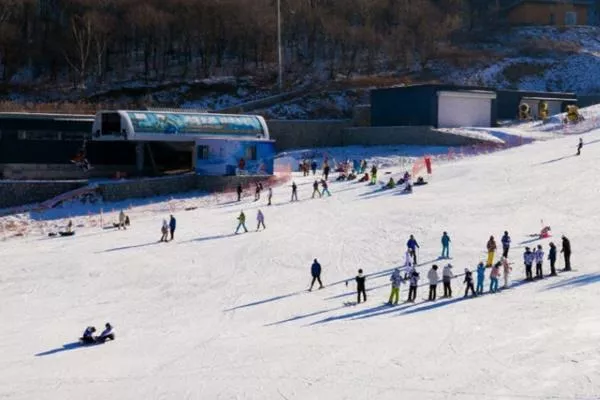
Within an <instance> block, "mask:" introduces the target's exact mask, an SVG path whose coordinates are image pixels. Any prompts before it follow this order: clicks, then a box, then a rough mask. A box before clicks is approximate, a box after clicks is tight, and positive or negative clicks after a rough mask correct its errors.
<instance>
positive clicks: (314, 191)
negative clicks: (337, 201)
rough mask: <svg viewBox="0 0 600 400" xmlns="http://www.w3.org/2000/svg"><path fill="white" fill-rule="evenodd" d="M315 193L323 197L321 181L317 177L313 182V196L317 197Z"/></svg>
mask: <svg viewBox="0 0 600 400" xmlns="http://www.w3.org/2000/svg"><path fill="white" fill-rule="evenodd" d="M315 194H318V195H319V197H322V196H321V192H320V191H319V181H317V180H316V179H315V181H314V182H313V192H312V197H311V198H312V199H314V198H315Z"/></svg>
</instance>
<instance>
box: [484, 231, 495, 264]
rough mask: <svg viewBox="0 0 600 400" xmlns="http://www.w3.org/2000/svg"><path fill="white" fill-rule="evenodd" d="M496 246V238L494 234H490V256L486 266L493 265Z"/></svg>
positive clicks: (488, 249) (488, 245) (488, 244)
mask: <svg viewBox="0 0 600 400" xmlns="http://www.w3.org/2000/svg"><path fill="white" fill-rule="evenodd" d="M496 248H497V246H496V240H495V239H494V237H493V236H490V240H488V242H487V251H488V257H487V262H486V264H485V265H486V267H491V266H492V264H494V253H495V252H496Z"/></svg>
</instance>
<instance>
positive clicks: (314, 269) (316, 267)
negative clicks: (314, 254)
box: [308, 258, 323, 292]
mask: <svg viewBox="0 0 600 400" xmlns="http://www.w3.org/2000/svg"><path fill="white" fill-rule="evenodd" d="M310 274H311V275H312V282H311V283H310V289H308V291H309V292H310V291H312V288H313V285H314V284H315V281H317V282H319V289H323V282H321V264H319V262H318V261H317V259H316V258H315V260H314V261H313V264H312V265H311V267H310Z"/></svg>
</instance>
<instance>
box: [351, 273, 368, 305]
mask: <svg viewBox="0 0 600 400" xmlns="http://www.w3.org/2000/svg"><path fill="white" fill-rule="evenodd" d="M366 279H367V278H366V277H365V276H364V275H363V270H362V269H359V270H358V275H356V278H354V280H355V281H356V295H357V301H356V304H360V295H361V293H362V295H363V301H367V291H366V290H365V280H366Z"/></svg>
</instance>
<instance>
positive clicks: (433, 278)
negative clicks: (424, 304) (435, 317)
mask: <svg viewBox="0 0 600 400" xmlns="http://www.w3.org/2000/svg"><path fill="white" fill-rule="evenodd" d="M437 269H438V266H437V265H435V264H433V266H432V267H431V269H430V270H429V273H428V274H427V279H429V301H435V299H436V297H437V293H436V292H437V284H438V281H439V280H440V276H439V275H438V273H437Z"/></svg>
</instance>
